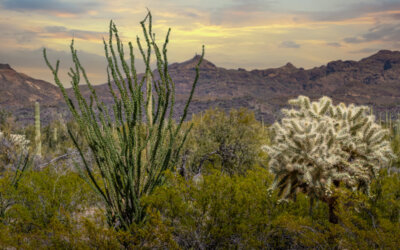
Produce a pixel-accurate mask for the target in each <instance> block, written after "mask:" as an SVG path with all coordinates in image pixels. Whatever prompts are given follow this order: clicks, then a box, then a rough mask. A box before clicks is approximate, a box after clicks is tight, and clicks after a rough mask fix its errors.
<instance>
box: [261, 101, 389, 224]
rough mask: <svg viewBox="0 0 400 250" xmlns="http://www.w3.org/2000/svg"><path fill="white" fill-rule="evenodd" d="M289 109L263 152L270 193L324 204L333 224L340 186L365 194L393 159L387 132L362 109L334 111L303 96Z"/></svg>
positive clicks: (341, 106)
mask: <svg viewBox="0 0 400 250" xmlns="http://www.w3.org/2000/svg"><path fill="white" fill-rule="evenodd" d="M289 103H290V104H292V105H293V106H296V107H298V108H299V109H283V110H282V113H283V114H284V116H285V117H284V118H283V119H282V122H281V123H279V122H276V123H275V124H274V125H273V126H272V127H271V130H272V134H274V135H275V137H274V138H273V140H272V146H270V147H266V149H267V152H268V154H269V156H270V158H271V159H270V162H269V166H270V170H271V171H272V172H273V173H274V174H275V175H276V179H275V182H274V185H273V188H277V189H279V195H281V196H282V197H283V198H294V197H295V195H296V192H297V191H302V192H304V193H306V194H307V195H308V196H309V197H310V198H311V201H313V200H314V199H319V200H322V201H324V202H327V203H328V205H329V208H330V210H329V211H330V216H329V218H330V221H331V222H333V223H337V217H336V215H335V213H334V208H335V203H336V198H335V194H334V190H335V188H337V187H339V185H340V183H343V184H345V186H347V187H349V188H353V189H362V190H364V191H366V192H369V184H370V182H371V180H372V179H373V178H374V177H375V176H377V175H378V171H379V170H380V169H381V168H382V167H386V166H388V164H389V163H390V160H391V159H392V158H394V155H393V153H392V150H391V148H390V144H389V142H388V141H387V139H386V135H387V134H388V131H387V130H386V129H382V127H381V126H380V125H378V124H376V123H375V116H373V115H368V113H369V108H368V107H366V106H359V107H356V106H354V105H353V104H351V105H349V106H348V107H346V105H345V104H343V103H340V104H339V105H338V106H334V105H332V100H331V99H330V98H328V97H322V98H320V99H319V101H318V102H312V103H311V102H310V99H309V98H308V97H305V96H299V97H298V98H297V99H292V100H289ZM311 203H312V202H311Z"/></svg>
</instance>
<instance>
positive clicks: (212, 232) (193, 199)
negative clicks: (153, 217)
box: [145, 169, 276, 249]
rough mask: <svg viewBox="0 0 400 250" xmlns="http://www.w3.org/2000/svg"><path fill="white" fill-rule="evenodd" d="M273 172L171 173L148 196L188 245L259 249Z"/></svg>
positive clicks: (179, 241) (270, 206)
mask: <svg viewBox="0 0 400 250" xmlns="http://www.w3.org/2000/svg"><path fill="white" fill-rule="evenodd" d="M270 180H271V178H270V174H269V173H268V172H267V170H265V169H257V170H253V171H250V172H249V173H248V174H247V175H227V174H224V173H221V172H220V171H216V170H214V171H212V172H211V173H210V174H208V175H205V176H204V178H203V180H202V181H200V182H196V181H193V180H191V179H190V180H185V178H183V177H181V176H180V175H178V174H173V173H171V172H170V173H169V174H168V181H167V183H166V184H165V185H163V186H161V187H159V188H157V190H156V191H155V193H154V194H152V195H150V196H149V197H147V198H146V200H145V202H146V203H147V204H149V207H150V208H152V209H156V211H159V212H160V214H161V216H162V218H163V221H164V223H165V224H166V225H167V227H169V228H170V229H171V230H172V233H173V235H174V240H175V241H176V243H177V244H178V245H179V246H180V247H182V248H184V249H190V248H193V249H216V248H226V249H229V248H232V247H238V248H254V247H262V246H265V241H264V240H262V239H263V238H264V237H266V235H267V233H268V230H269V220H270V217H271V214H272V213H274V212H276V209H274V206H275V203H274V201H273V200H272V199H270V198H269V197H267V196H266V192H267V189H268V186H269V184H270Z"/></svg>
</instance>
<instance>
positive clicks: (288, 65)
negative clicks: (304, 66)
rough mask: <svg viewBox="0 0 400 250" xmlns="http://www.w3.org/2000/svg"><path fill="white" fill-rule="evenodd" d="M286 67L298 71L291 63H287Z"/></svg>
mask: <svg viewBox="0 0 400 250" xmlns="http://www.w3.org/2000/svg"><path fill="white" fill-rule="evenodd" d="M284 67H285V68H291V69H296V67H295V66H294V65H293V64H292V63H290V62H288V63H286V65H285V66H284Z"/></svg>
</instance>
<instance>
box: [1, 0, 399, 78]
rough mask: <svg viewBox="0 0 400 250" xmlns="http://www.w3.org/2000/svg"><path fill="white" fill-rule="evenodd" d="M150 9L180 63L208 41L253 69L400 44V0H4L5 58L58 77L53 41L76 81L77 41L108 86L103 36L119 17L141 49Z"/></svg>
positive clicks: (213, 55) (209, 51) (355, 55)
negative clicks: (50, 63) (45, 57)
mask: <svg viewBox="0 0 400 250" xmlns="http://www.w3.org/2000/svg"><path fill="white" fill-rule="evenodd" d="M146 8H148V9H149V10H150V11H151V12H152V15H153V30H154V32H155V33H156V37H157V38H158V41H159V42H162V41H163V39H164V37H165V34H166V32H167V30H168V28H169V27H171V29H172V31H171V37H170V43H169V47H168V55H169V62H170V63H173V62H182V61H186V60H188V59H191V58H192V57H193V56H194V55H195V54H196V53H200V52H201V46H202V45H203V44H204V45H205V49H206V59H207V60H209V61H211V62H213V63H214V64H216V65H217V66H219V67H224V68H245V69H247V70H252V69H266V68H275V67H280V66H283V65H285V64H286V63H287V62H291V63H292V64H294V65H295V66H296V67H303V68H312V67H315V66H320V65H323V64H326V63H327V62H329V61H332V60H338V59H342V60H360V59H361V58H364V57H367V56H369V55H371V54H373V53H376V52H377V51H379V50H382V49H389V50H399V49H400V1H399V0H383V1H377V0H364V1H361V0H347V1H343V0H338V1H334V2H331V1H326V0H322V1H318V2H317V3H316V2H315V1H311V0H305V1H301V3H299V1H296V0H283V1H272V0H271V1H258V0H247V1H246V0H231V1H228V0H222V1H219V2H218V3H215V2H213V1H208V0H203V1H198V0H196V1H190V2H189V1H183V0H171V1H160V0H153V1H133V2H132V1H126V0H115V1H112V2H108V1H105V0H104V1H103V0H99V1H92V0H81V1H77V0H76V1H63V0H0V28H1V30H2V36H0V42H1V44H2V46H1V48H0V63H8V64H10V66H11V67H13V68H14V69H16V70H17V71H19V72H22V73H25V74H28V75H29V76H32V77H34V78H38V79H42V80H46V81H49V82H53V80H52V76H51V73H50V71H49V70H48V68H47V66H46V65H45V63H44V60H43V56H42V48H44V47H45V48H47V50H48V55H49V58H50V59H51V60H52V61H53V62H55V60H56V59H57V58H59V59H61V76H62V80H63V81H64V83H66V84H68V83H69V78H68V77H67V75H66V69H67V68H69V67H70V66H71V60H70V57H71V56H70V51H69V45H70V41H71V39H72V37H74V39H75V47H76V49H78V53H79V54H80V58H81V60H82V63H83V65H84V67H85V68H86V69H87V71H88V73H89V78H90V79H91V80H92V82H93V83H95V84H99V83H104V82H105V79H106V74H105V65H106V63H105V57H104V50H103V48H104V47H103V43H102V37H104V38H105V39H108V25H109V21H110V20H111V19H112V20H113V21H114V22H115V23H116V25H117V27H118V29H119V32H120V36H121V38H122V40H123V42H124V44H126V47H127V43H128V41H132V42H133V44H134V46H135V47H136V35H139V36H140V37H141V35H142V31H141V27H140V24H139V22H140V21H141V20H143V18H144V17H145V15H146V14H147V9H146ZM136 55H137V59H138V58H140V57H139V54H136ZM138 61H140V60H137V62H138ZM138 70H139V71H141V70H142V67H140V66H139V68H138Z"/></svg>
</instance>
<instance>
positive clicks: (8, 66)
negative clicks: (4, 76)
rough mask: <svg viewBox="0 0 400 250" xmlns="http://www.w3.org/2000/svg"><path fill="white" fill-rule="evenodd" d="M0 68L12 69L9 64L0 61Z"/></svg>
mask: <svg viewBox="0 0 400 250" xmlns="http://www.w3.org/2000/svg"><path fill="white" fill-rule="evenodd" d="M0 69H10V70H13V69H12V68H11V67H10V65H9V64H2V63H0Z"/></svg>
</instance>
